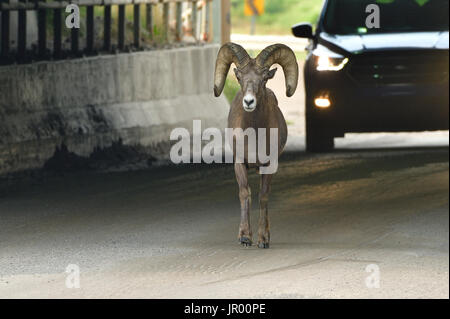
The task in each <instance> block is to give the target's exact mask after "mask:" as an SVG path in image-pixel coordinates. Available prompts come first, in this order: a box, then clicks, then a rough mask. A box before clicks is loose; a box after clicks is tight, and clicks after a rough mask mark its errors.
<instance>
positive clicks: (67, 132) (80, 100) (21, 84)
mask: <svg viewBox="0 0 450 319" xmlns="http://www.w3.org/2000/svg"><path fill="white" fill-rule="evenodd" d="M218 49H219V46H218V45H208V46H203V47H186V48H179V49H170V50H160V51H148V52H138V53H131V54H119V55H108V56H98V57H92V58H85V59H76V60H67V61H58V62H40V63H33V64H28V65H11V66H2V67H0V123H1V125H0V175H1V174H5V173H9V172H14V171H20V170H25V169H33V168H39V167H42V166H43V165H44V163H45V162H46V161H47V160H48V159H49V158H50V157H52V155H53V154H54V152H55V149H56V148H57V147H59V146H61V145H62V144H64V145H66V146H67V148H68V150H69V151H71V152H73V153H75V154H77V155H80V156H89V155H90V154H91V153H92V152H93V151H94V150H95V149H98V148H107V147H108V146H111V144H112V143H114V142H117V141H119V140H121V141H122V143H123V144H124V145H132V146H135V145H138V146H140V147H142V148H143V149H144V150H145V152H147V153H148V154H150V155H152V156H153V157H156V158H167V157H168V151H169V135H170V132H171V130H172V129H173V128H174V127H186V128H188V129H191V127H192V120H193V119H201V120H202V126H203V127H204V128H206V127H219V128H224V127H225V125H226V117H227V115H228V110H229V106H228V102H227V101H226V99H225V98H224V97H223V96H222V97H221V98H215V97H214V95H213V93H212V92H213V89H212V87H213V73H214V64H215V58H216V55H217V51H218Z"/></svg>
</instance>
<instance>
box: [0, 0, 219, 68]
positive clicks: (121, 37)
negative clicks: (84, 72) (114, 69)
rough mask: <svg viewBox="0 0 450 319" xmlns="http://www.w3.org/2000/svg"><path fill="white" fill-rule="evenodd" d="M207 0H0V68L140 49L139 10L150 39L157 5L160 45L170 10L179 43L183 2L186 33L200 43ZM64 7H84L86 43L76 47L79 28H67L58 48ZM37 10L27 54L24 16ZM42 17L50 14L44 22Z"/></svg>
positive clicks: (206, 35) (166, 39)
mask: <svg viewBox="0 0 450 319" xmlns="http://www.w3.org/2000/svg"><path fill="white" fill-rule="evenodd" d="M211 2H212V0H18V1H17V2H11V1H10V0H0V13H1V25H0V29H1V31H0V43H1V45H0V64H11V63H15V62H18V63H26V62H30V61H33V60H48V59H61V58H69V57H79V56H83V55H95V54H97V53H99V52H117V51H119V52H121V51H122V52H128V51H132V50H142V49H143V48H142V47H141V9H142V8H144V10H145V20H146V21H145V26H146V27H145V29H146V33H147V36H148V37H149V38H150V40H153V31H154V24H155V22H154V19H153V14H152V11H153V10H154V8H155V7H156V6H162V21H161V25H159V27H160V29H161V30H162V39H163V42H165V43H168V42H169V41H170V39H169V14H170V10H174V11H175V12H172V15H173V14H174V15H175V26H174V29H175V30H174V31H175V42H180V41H181V39H182V37H183V28H182V14H183V12H182V10H183V3H186V4H187V6H188V7H189V9H190V10H191V14H190V19H191V21H190V23H191V24H192V34H193V36H194V38H195V42H202V41H205V40H204V39H201V38H202V37H198V36H197V37H196V35H197V34H203V35H204V38H206V41H209V40H211V36H210V27H211V26H210V20H211V6H210V4H211ZM69 4H75V5H77V6H78V7H79V8H80V9H81V8H86V12H85V19H86V20H85V22H86V23H85V28H86V30H85V36H86V43H85V46H84V47H83V48H80V43H79V42H80V34H79V33H80V32H79V31H80V29H77V28H72V29H70V50H63V46H62V30H63V29H62V28H63V27H65V26H63V21H62V19H63V15H62V13H63V12H64V11H65V8H66V7H67V6H68V5H69ZM127 5H130V6H133V18H132V24H133V41H132V43H126V38H125V33H126V25H125V23H126V17H125V15H126V11H125V7H126V6H127ZM113 6H117V7H118V19H117V23H118V26H117V27H118V28H117V45H116V46H115V47H114V48H113V47H112V44H111V37H112V36H111V27H112V10H111V9H112V7H113ZM95 7H103V8H104V12H103V46H102V47H101V48H98V47H97V48H95V47H94V23H95V17H94V8H95ZM31 10H33V11H35V12H37V21H38V23H37V24H38V32H37V33H38V41H37V47H36V48H35V50H32V52H29V50H28V51H27V32H26V30H27V12H28V11H31ZM13 11H16V12H18V15H17V46H16V47H15V48H13V47H11V43H10V42H11V41H10V18H11V12H13ZM48 15H52V18H53V19H52V21H50V22H49V19H48ZM199 16H201V18H202V23H201V24H200V25H201V28H203V30H197V22H198V21H197V19H198V17H199ZM49 23H52V24H53V26H52V35H53V48H52V49H51V50H50V49H49V48H48V43H47V34H48V30H47V26H48V24H49Z"/></svg>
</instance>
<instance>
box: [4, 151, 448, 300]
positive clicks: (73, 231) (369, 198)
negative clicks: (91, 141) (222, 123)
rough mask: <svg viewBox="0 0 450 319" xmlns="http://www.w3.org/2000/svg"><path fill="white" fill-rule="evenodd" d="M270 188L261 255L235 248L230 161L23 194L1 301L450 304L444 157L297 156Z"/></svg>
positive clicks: (55, 180) (47, 186) (7, 244)
mask: <svg viewBox="0 0 450 319" xmlns="http://www.w3.org/2000/svg"><path fill="white" fill-rule="evenodd" d="M250 181H251V185H252V188H253V192H252V193H253V203H254V204H253V213H252V223H253V227H254V228H253V231H254V233H255V232H256V229H255V225H257V218H258V216H257V215H258V207H257V193H258V189H257V187H258V176H257V175H256V173H255V172H252V174H251V179H250ZM3 189H5V188H3ZM272 189H273V190H272V195H271V199H270V202H269V214H270V219H271V227H272V234H271V235H272V236H271V246H270V249H258V248H256V247H255V246H252V247H250V248H242V247H241V246H240V245H239V244H238V242H237V231H238V224H239V200H238V190H237V186H236V182H235V180H234V172H233V168H232V165H229V164H223V165H182V166H178V167H165V168H155V169H150V170H144V171H135V172H117V173H109V174H98V173H82V172H79V173H76V174H75V173H73V174H68V175H66V176H60V177H52V178H47V179H45V180H35V181H34V182H33V183H32V184H30V183H28V182H22V183H21V182H17V183H13V184H11V185H10V187H9V188H8V189H7V191H3V192H2V193H1V194H0V229H1V230H0V297H1V298H16V297H27V298H28V297H31V298H41V297H43V298H48V297H57V298H78V297H81V298H112V297H113V298H133V297H136V298H353V297H357V298H360V297H362V298H378V297H382V298H385V297H386V298H425V297H426V298H429V297H430V298H448V297H449V273H448V270H449V219H448V217H449V206H448V202H449V193H448V191H449V164H448V148H445V147H444V148H431V149H391V150H357V151H339V152H336V153H334V154H324V155H308V154H305V153H288V154H285V155H284V157H283V160H282V162H281V163H280V167H279V170H278V173H277V175H276V177H275V178H274V181H273V187H272ZM68 265H75V266H76V267H79V270H80V288H67V287H66V280H67V278H68V276H69V275H70V274H68V273H66V272H65V271H66V269H67V266H68ZM69 269H71V268H69ZM373 276H375V277H373ZM377 283H378V285H377ZM377 287H378V288H377Z"/></svg>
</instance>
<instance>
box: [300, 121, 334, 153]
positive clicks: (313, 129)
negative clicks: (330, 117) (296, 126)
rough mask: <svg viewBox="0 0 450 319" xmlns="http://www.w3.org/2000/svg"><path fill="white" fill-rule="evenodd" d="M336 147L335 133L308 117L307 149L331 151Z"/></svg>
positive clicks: (310, 150)
mask: <svg viewBox="0 0 450 319" xmlns="http://www.w3.org/2000/svg"><path fill="white" fill-rule="evenodd" d="M333 148H334V136H333V134H332V133H331V132H330V131H328V130H326V129H324V128H322V127H320V126H318V125H317V124H315V123H314V121H311V119H308V117H307V118H306V150H307V151H308V152H329V151H332V150H333Z"/></svg>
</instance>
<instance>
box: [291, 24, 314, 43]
mask: <svg viewBox="0 0 450 319" xmlns="http://www.w3.org/2000/svg"><path fill="white" fill-rule="evenodd" d="M292 34H293V35H294V36H295V37H297V38H308V39H312V38H313V37H314V35H313V30H312V25H311V24H309V23H299V24H296V25H294V26H293V27H292Z"/></svg>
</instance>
